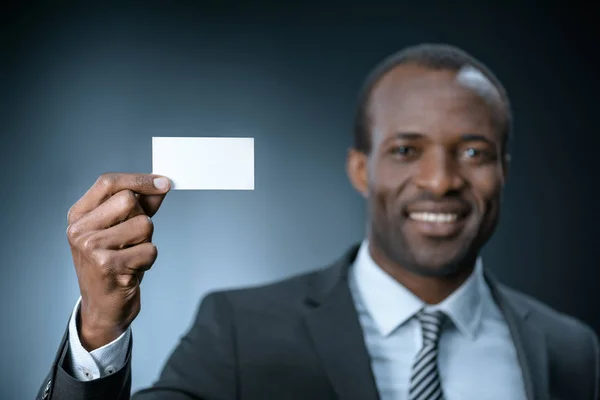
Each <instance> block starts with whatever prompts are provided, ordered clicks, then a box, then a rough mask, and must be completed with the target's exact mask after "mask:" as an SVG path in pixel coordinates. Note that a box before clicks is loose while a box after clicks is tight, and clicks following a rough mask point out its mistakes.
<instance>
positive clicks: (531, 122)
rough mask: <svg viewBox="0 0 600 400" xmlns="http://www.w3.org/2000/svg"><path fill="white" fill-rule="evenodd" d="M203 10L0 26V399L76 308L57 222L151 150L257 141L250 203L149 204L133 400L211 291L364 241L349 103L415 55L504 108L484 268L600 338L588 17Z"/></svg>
mask: <svg viewBox="0 0 600 400" xmlns="http://www.w3.org/2000/svg"><path fill="white" fill-rule="evenodd" d="M411 3H412V2H411ZM165 4H166V3H165ZM215 4H216V3H215ZM215 4H212V5H210V6H205V7H202V6H199V5H198V4H196V6H195V7H193V8H190V7H183V6H179V7H175V6H169V7H168V8H166V7H165V6H163V7H161V8H159V7H155V6H152V5H148V4H146V5H145V6H144V7H134V6H127V7H125V6H123V5H121V6H118V7H111V8H108V7H104V8H102V9H100V8H98V9H92V8H83V7H70V8H67V7H62V8H51V7H49V6H35V7H34V6H31V5H30V6H28V7H24V6H19V7H17V6H10V5H8V6H7V5H4V6H2V7H3V9H2V11H1V12H0V15H1V21H0V22H1V23H0V26H1V28H0V29H1V35H2V36H1V40H2V42H1V43H2V58H1V60H2V66H1V68H2V70H1V71H0V72H1V75H0V96H1V101H2V103H1V106H2V107H1V108H0V112H1V114H0V116H1V118H0V124H1V125H0V128H1V130H0V132H1V134H2V145H1V146H0V162H1V163H2V165H1V168H0V174H1V175H2V176H1V178H2V180H1V182H2V186H3V187H2V189H1V190H0V206H1V210H2V215H1V218H0V221H1V229H0V255H1V259H0V260H1V261H0V304H1V311H0V312H1V313H0V324H1V325H0V326H1V327H2V329H1V330H0V345H1V351H2V354H1V356H2V363H0V398H2V399H10V400H13V399H16V400H20V399H28V398H33V396H34V394H35V392H36V390H37V389H38V386H39V385H41V383H42V379H43V377H44V376H45V374H46V373H47V370H48V369H49V367H50V365H51V362H52V360H53V357H54V355H55V352H56V350H57V346H58V344H59V340H60V338H61V336H62V334H63V332H64V329H65V327H66V324H67V321H68V318H69V315H70V313H71V310H72V307H73V305H74V304H75V302H76V300H77V298H78V296H79V292H78V286H77V280H76V276H75V272H74V269H73V265H72V261H71V257H70V252H69V247H68V244H67V241H66V235H65V230H66V227H67V225H66V215H67V211H68V209H69V208H70V206H71V205H72V204H73V203H74V202H75V201H77V199H78V198H79V197H80V196H81V195H82V194H83V193H84V192H85V191H86V190H87V189H88V187H89V186H90V185H91V184H93V183H94V181H95V179H96V178H97V177H98V175H100V174H101V173H103V172H106V171H124V172H134V171H135V172H150V171H151V137H152V136H242V137H246V136H249V137H254V138H255V151H256V153H255V157H256V166H255V170H256V190H255V191H252V192H235V191H224V192H189V191H185V192H172V193H171V194H169V195H168V197H167V199H166V201H165V202H164V203H163V206H162V208H161V210H160V212H159V214H158V215H157V216H156V217H155V218H154V220H155V228H156V229H155V235H154V238H155V242H156V243H157V245H158V248H159V258H158V260H157V262H156V264H155V266H154V268H153V270H152V271H151V273H149V274H147V275H146V279H144V283H143V291H142V293H143V307H142V312H141V314H140V316H139V317H138V319H137V320H136V321H135V323H134V325H133V329H134V337H135V346H134V361H133V388H134V389H138V388H140V387H142V386H147V385H149V384H151V383H152V381H153V380H154V379H155V378H156V377H157V375H158V373H159V371H160V369H161V367H162V364H163V362H164V361H165V359H166V357H167V356H168V355H169V353H170V351H171V350H172V349H173V346H174V345H175V344H176V343H177V341H178V339H179V337H180V336H181V335H182V334H183V333H184V332H185V330H187V328H188V326H189V324H190V322H191V320H192V318H193V315H194V312H195V309H196V307H197V304H198V301H199V300H200V298H201V297H202V296H204V295H205V294H206V293H207V292H208V291H210V290H215V289H221V288H226V287H234V286H241V285H249V284H258V283H262V282H267V281H272V280H275V279H279V278H283V277H287V276H289V275H292V274H296V273H300V272H303V271H307V270H310V269H313V268H316V267H319V266H322V265H325V264H327V263H329V262H331V261H333V260H334V259H335V258H337V257H338V256H339V255H340V254H341V253H342V252H343V251H344V250H346V248H347V246H349V245H350V244H351V243H353V242H355V241H358V240H360V239H361V238H362V234H363V227H364V217H365V213H364V207H363V204H362V201H361V199H360V197H359V196H358V195H356V194H354V193H353V191H352V189H351V187H350V185H349V183H348V182H347V179H346V176H345V172H344V162H345V156H346V149H347V148H348V146H349V145H350V144H351V123H352V116H353V111H354V104H355V97H356V94H357V91H358V88H359V86H360V84H361V81H362V79H363V78H364V77H365V75H366V74H367V72H368V71H369V69H370V68H371V67H372V66H373V65H374V64H375V63H377V62H378V61H379V60H380V59H381V58H382V57H384V56H386V55H387V54H389V53H391V52H393V51H395V50H397V49H399V48H401V47H403V46H406V45H410V44H415V43H418V42H422V41H435V42H438V41H442V42H449V43H452V44H455V45H458V46H460V47H463V48H464V49H466V50H468V51H469V52H471V53H472V54H474V55H475V56H477V57H479V58H480V59H482V60H483V61H484V62H485V63H487V64H488V65H489V66H490V67H491V68H492V69H493V70H494V71H495V72H496V74H497V75H498V76H499V78H500V79H501V80H502V81H503V82H504V84H505V85H506V87H507V89H508V92H509V94H510V96H511V98H512V101H513V106H514V110H515V114H516V124H515V127H516V141H515V142H514V145H515V146H514V152H513V153H514V154H513V157H514V164H513V166H512V170H511V175H510V179H509V182H508V188H507V192H506V201H505V205H504V214H503V219H502V222H501V225H500V227H499V230H498V232H497V234H496V236H495V237H494V239H493V240H492V242H491V243H490V244H489V246H488V247H487V248H486V250H485V255H484V259H485V264H486V265H487V266H488V267H489V268H491V269H492V270H493V271H495V273H496V274H497V275H498V276H499V277H500V278H501V279H502V280H503V281H504V282H505V283H508V284H510V285H512V286H514V287H516V288H518V289H521V290H523V291H525V292H528V293H530V294H532V295H534V296H536V297H538V298H539V299H541V300H543V301H545V302H547V303H549V304H550V305H552V306H553V307H555V308H557V309H559V310H561V311H564V312H567V313H570V314H573V315H575V316H577V317H579V318H581V319H582V320H584V321H586V322H587V323H589V324H590V325H592V326H593V328H594V329H595V330H596V331H597V332H600V313H599V311H598V309H599V305H600V294H599V292H598V290H597V288H598V277H599V274H598V272H597V264H598V263H597V252H598V243H597V236H598V235H597V229H598V222H599V221H598V207H597V204H596V201H597V200H598V194H597V190H596V185H597V183H598V172H599V168H598V159H599V158H598V155H597V154H598V144H599V142H600V141H599V140H598V136H597V135H598V124H597V117H598V106H599V101H598V89H600V88H599V84H598V79H597V59H598V58H597V55H596V54H595V51H596V50H595V49H594V46H595V45H594V42H593V38H592V36H591V32H592V29H591V28H590V25H589V22H591V18H586V15H589V14H586V13H585V11H584V10H581V9H579V10H577V11H574V10H573V9H569V8H565V7H564V6H559V4H558V3H551V2H550V3H548V2H546V3H545V6H544V7H545V8H540V7H536V6H534V5H533V4H532V5H529V6H526V5H520V6H517V5H516V4H515V5H514V6H513V5H509V4H508V3H506V4H505V5H502V6H498V5H493V3H490V5H487V6H486V5H484V4H483V2H478V4H479V5H476V6H471V7H462V8H457V7H456V6H450V5H441V4H440V5H436V4H433V3H423V4H421V5H419V6H414V5H411V6H405V5H401V4H397V5H396V6H394V7H390V6H374V4H375V3H373V2H366V4H362V5H361V4H359V3H352V2H340V3H339V5H338V6H335V7H333V6H332V7H327V8H324V7H323V6H319V7H309V6H303V7H302V8H300V7H296V6H292V5H287V6H281V5H279V6H278V5H257V4H256V3H254V4H253V5H244V3H242V2H240V3H239V4H234V3H229V4H227V5H226V6H225V5H224V6H217V5H215ZM570 7H572V8H575V7H576V5H574V4H571V6H570ZM592 45H594V46H592Z"/></svg>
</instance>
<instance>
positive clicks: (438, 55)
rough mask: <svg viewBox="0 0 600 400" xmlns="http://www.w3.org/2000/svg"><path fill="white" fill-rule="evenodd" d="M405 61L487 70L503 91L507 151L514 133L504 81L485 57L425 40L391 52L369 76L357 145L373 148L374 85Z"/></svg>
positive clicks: (367, 149) (356, 130) (356, 129)
mask: <svg viewBox="0 0 600 400" xmlns="http://www.w3.org/2000/svg"><path fill="white" fill-rule="evenodd" d="M401 64H417V65H420V66H423V67H426V68H431V69H438V70H451V71H458V70H460V69H461V68H463V67H465V66H472V67H474V68H476V69H477V70H479V71H480V72H481V73H483V74H484V75H485V76H486V77H487V78H488V79H489V80H490V81H491V82H492V84H493V85H494V86H495V88H496V89H497V90H498V93H499V94H500V100H501V103H502V111H503V113H504V115H503V116H502V118H501V120H502V123H501V130H502V132H501V133H502V134H503V143H502V151H503V152H507V147H508V140H509V138H510V137H511V136H512V122H513V121H512V120H513V117H512V111H511V106H510V101H509V99H508V95H507V93H506V90H505V89H504V86H503V85H502V83H501V82H500V81H499V80H498V78H496V76H495V75H494V73H493V72H492V71H491V70H490V69H489V68H488V67H486V66H485V64H483V63H482V62H481V61H479V60H478V59H476V58H475V57H473V56H472V55H471V54H469V53H467V52H466V51H464V50H462V49H459V48H458V47H455V46H452V45H449V44H435V43H433V44H432V43H424V44H419V45H416V46H410V47H406V48H404V49H401V50H400V51H398V52H396V53H394V54H392V55H390V56H388V57H387V58H385V59H384V60H383V61H382V62H381V63H380V64H378V65H377V66H376V67H375V68H374V69H373V70H372V71H371V72H370V73H369V75H368V76H367V79H366V80H365V82H364V83H363V86H362V88H361V91H360V93H359V97H358V106H357V110H356V114H355V119H354V148H355V149H356V150H359V151H361V152H363V153H367V154H368V153H369V152H370V151H371V135H370V121H369V115H368V110H369V101H370V97H371V92H372V90H373V87H374V86H375V85H376V84H377V83H378V82H379V80H380V79H381V78H382V77H383V76H384V75H385V74H386V73H387V72H389V71H390V70H392V69H393V68H395V67H397V66H399V65H401Z"/></svg>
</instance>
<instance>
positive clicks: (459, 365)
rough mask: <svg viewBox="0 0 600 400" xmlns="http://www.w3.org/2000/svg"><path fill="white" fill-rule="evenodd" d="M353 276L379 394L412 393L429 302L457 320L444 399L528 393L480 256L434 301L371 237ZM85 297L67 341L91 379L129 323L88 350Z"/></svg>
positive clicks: (444, 340) (80, 371) (443, 346)
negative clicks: (389, 266)
mask: <svg viewBox="0 0 600 400" xmlns="http://www.w3.org/2000/svg"><path fill="white" fill-rule="evenodd" d="M349 276H350V279H349V282H350V290H351V293H352V296H353V298H354V301H355V304H356V309H357V311H358V315H359V319H360V324H361V326H362V327H363V333H364V337H365V344H366V347H367V350H368V352H369V354H370V357H371V360H372V361H371V368H372V370H373V374H374V376H375V381H376V384H377V388H378V390H379V393H380V397H381V400H404V399H407V397H408V387H409V382H410V374H411V367H412V363H413V360H414V358H415V356H416V354H417V352H418V351H419V349H420V347H421V344H422V336H421V327H420V324H419V323H418V321H417V320H416V319H415V318H413V316H414V315H415V314H416V313H417V312H418V311H420V310H421V309H423V308H427V309H430V310H436V309H437V310H442V311H444V312H445V313H446V315H448V317H449V318H450V320H451V321H452V323H451V324H447V325H446V326H447V328H446V327H444V330H443V332H442V334H441V337H440V342H439V353H438V364H439V375H440V378H441V381H442V387H443V390H444V395H445V397H444V398H445V400H471V399H473V400H488V399H489V400H492V399H494V400H495V399H498V400H506V399H510V400H521V399H523V400H524V399H525V398H526V395H525V389H524V384H523V378H522V373H521V368H520V365H519V362H518V359H517V354H516V350H515V348H514V345H513V342H512V338H511V335H510V331H509V329H508V325H507V324H506V321H505V320H504V317H503V315H502V313H501V311H500V310H499V308H498V306H497V305H496V303H495V302H494V300H493V298H492V296H491V292H490V290H489V288H488V286H487V284H486V282H485V280H484V278H483V266H482V264H481V260H478V262H477V266H476V268H475V270H474V272H473V274H472V275H471V276H470V277H469V278H468V279H467V281H465V283H464V284H463V285H462V286H461V287H460V288H459V289H458V290H456V291H455V292H454V293H452V294H451V295H450V296H449V297H448V298H446V299H445V300H444V301H443V302H442V303H440V304H438V305H435V306H427V305H426V304H424V303H423V301H421V300H420V299H419V298H417V297H416V296H415V295H414V294H412V293H411V292H410V291H409V290H408V289H406V288H405V287H404V286H402V285H401V284H400V283H398V282H397V281H396V280H394V279H393V278H392V277H391V276H389V275H388V274H387V273H386V272H384V271H383V270H382V269H381V268H379V266H377V265H376V264H375V262H374V261H373V259H372V258H371V256H370V254H369V250H368V244H367V242H366V241H364V242H363V243H362V245H361V247H360V250H359V252H358V256H357V258H356V261H355V263H354V265H353V266H352V267H351V270H350V275H349ZM80 301H81V299H79V300H78V302H77V304H76V306H75V309H74V311H73V315H72V316H71V322H70V324H69V348H70V352H71V363H72V364H71V370H72V373H73V374H74V376H75V377H76V378H77V379H79V380H82V381H85V380H91V379H97V378H100V377H103V376H106V375H107V374H110V373H112V372H114V371H116V370H118V369H120V368H122V366H123V365H124V364H125V358H126V356H127V348H128V346H129V341H130V340H131V330H130V329H128V330H127V331H126V332H125V333H123V334H122V335H121V336H120V337H119V338H117V339H115V340H114V341H113V342H111V343H109V344H107V345H105V346H103V347H101V348H99V349H96V350H94V351H92V352H91V353H89V352H87V351H86V350H85V349H84V348H83V347H82V346H81V343H80V341H79V337H78V334H77V326H76V324H75V317H76V315H77V311H78V309H79V303H80Z"/></svg>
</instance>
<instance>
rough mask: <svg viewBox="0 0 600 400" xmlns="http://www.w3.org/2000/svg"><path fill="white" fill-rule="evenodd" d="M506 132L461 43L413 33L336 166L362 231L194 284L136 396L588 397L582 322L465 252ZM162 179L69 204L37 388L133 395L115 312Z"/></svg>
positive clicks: (141, 265)
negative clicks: (267, 280)
mask: <svg viewBox="0 0 600 400" xmlns="http://www.w3.org/2000/svg"><path fill="white" fill-rule="evenodd" d="M510 134H511V112H510V104H509V100H508V97H507V94H506V92H505V90H504V88H503V87H502V85H501V84H500V83H499V81H498V80H497V79H496V78H495V77H494V75H493V74H492V73H491V72H490V71H489V70H488V69H487V68H486V67H485V66H484V65H482V64H481V63H480V62H478V61H477V60H476V59H474V58H473V57H472V56H470V55H469V54H467V53H466V52H464V51H462V50H460V49H457V48H455V47H451V46H447V45H420V46H415V47H411V48H407V49H404V50H402V51H400V52H399V53H397V54H394V55H392V56H391V57H389V58H388V59H386V60H384V61H383V62H382V64H381V65H380V66H378V67H377V68H376V69H375V70H374V71H373V73H372V74H371V75H370V76H369V77H368V79H367V81H366V83H365V85H364V88H363V91H362V93H361V96H360V101H359V108H358V111H357V115H356V124H355V144H354V146H353V148H352V149H351V150H350V152H349V154H348V161H347V166H346V168H347V172H348V176H349V178H350V181H351V182H352V184H353V186H354V187H355V188H356V190H357V191H358V192H359V193H360V194H361V195H362V196H363V197H364V198H365V201H366V204H367V206H368V221H367V222H368V223H367V227H368V229H367V233H366V237H365V239H364V240H363V242H362V243H361V244H357V245H355V246H353V247H352V248H351V249H349V251H348V252H347V253H346V254H345V255H343V256H342V257H341V258H340V259H339V260H338V261H337V262H336V263H335V264H333V265H331V266H329V267H327V268H324V269H320V270H316V271H314V272H311V273H308V274H304V275H301V276H297V277H293V278H290V279H287V280H285V281H282V282H278V283H274V284H270V285H267V286H262V287H255V288H248V289H239V290H231V291H222V292H215V293H212V294H210V295H208V296H206V298H205V299H204V300H202V301H201V304H200V307H199V310H198V313H197V316H196V320H195V322H194V324H193V325H192V327H191V328H190V330H189V331H188V332H187V333H186V335H185V337H184V338H183V339H182V340H181V342H180V343H179V345H178V346H177V347H176V348H175V350H174V352H173V354H172V355H171V357H170V358H169V360H168V361H167V363H166V365H165V367H164V369H163V372H162V373H161V376H160V377H159V379H158V380H157V381H156V383H155V384H154V385H153V386H152V387H151V388H148V389H145V390H142V391H140V392H138V393H136V394H135V395H133V398H134V399H136V400H153V399H167V400H168V399H172V400H186V399H188V400H189V399H207V400H210V399H286V400H293V399H298V400H306V399H342V400H350V399H357V400H358V399H360V400H376V399H382V400H404V399H406V400H438V399H446V400H464V399H499V400H505V399H511V400H521V399H528V400H538V399H541V400H545V399H570V400H577V399H582V400H583V399H588V400H597V399H598V397H599V395H600V393H599V387H598V385H599V373H600V372H599V371H600V367H599V365H600V355H599V346H598V338H597V336H596V335H595V334H594V332H593V331H592V330H591V329H590V328H589V327H588V326H586V325H585V324H583V323H582V322H580V321H577V320H576V319H574V318H572V317H569V316H566V315H563V314H561V313H559V312H557V311H555V310H553V309H551V308H550V307H548V306H545V305H543V304H542V303H540V302H538V301H536V300H534V299H532V298H530V297H528V296H526V295H524V294H521V293H518V292H516V291H514V290H512V289H509V288H507V287H505V286H504V285H502V284H501V283H499V282H497V281H496V279H494V277H493V276H492V275H491V274H490V272H489V271H488V270H487V269H486V268H485V267H484V266H483V261H482V260H481V258H480V250H481V248H482V247H483V245H484V244H485V243H486V242H487V241H488V239H489V238H490V237H491V236H492V234H493V232H494V229H495V227H496V224H497V221H498V218H499V212H500V204H501V197H502V190H503V187H504V182H505V179H506V174H507V169H508V163H509V157H508V150H507V143H508V139H509V137H510ZM168 190H169V185H168V181H164V180H162V179H160V177H156V176H151V175H144V174H110V175H104V176H102V177H101V178H100V179H99V180H98V181H97V182H96V183H95V184H94V185H93V186H92V188H91V189H90V190H89V191H88V192H87V193H86V194H85V195H84V196H83V197H82V198H81V199H80V200H79V201H78V202H77V203H76V204H75V205H74V206H73V207H72V209H71V210H70V212H69V233H68V236H69V243H70V245H71V250H72V252H73V260H74V263H75V268H76V271H77V275H78V278H79V286H80V290H81V293H82V296H81V299H80V301H78V302H77V304H76V306H75V309H74V312H73V314H72V316H71V322H70V324H69V327H68V328H67V330H66V332H65V336H64V338H63V341H62V343H61V345H60V348H59V351H58V354H57V357H56V360H55V362H54V365H53V367H52V369H51V371H50V373H49V374H48V376H47V378H46V380H45V381H44V384H43V385H42V387H41V388H40V391H39V395H38V397H39V398H42V399H46V398H51V399H54V400H63V399H64V400H67V399H68V400H77V399H82V400H83V399H85V400H91V399H118V400H126V399H129V398H130V388H131V344H132V340H133V339H132V335H131V328H130V324H131V322H132V321H133V319H134V318H135V317H136V316H137V314H138V312H139V309H140V291H139V290H140V283H141V274H142V273H143V271H147V270H148V269H149V268H150V267H151V265H152V264H153V262H154V260H155V258H156V247H155V246H153V245H152V244H151V243H150V242H151V235H152V224H151V221H150V219H149V218H148V216H152V215H153V214H154V213H155V212H156V211H157V209H158V207H159V206H160V204H161V202H162V200H163V198H164V195H165V194H166V193H167V191H168ZM135 194H137V196H136V195H135ZM149 295H152V294H149ZM139 334H140V335H143V334H144V333H143V332H140V333H139Z"/></svg>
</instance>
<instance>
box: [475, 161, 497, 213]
mask: <svg viewBox="0 0 600 400" xmlns="http://www.w3.org/2000/svg"><path fill="white" fill-rule="evenodd" d="M471 185H472V187H473V190H474V192H475V194H476V196H477V200H478V203H479V207H480V208H481V209H482V211H484V210H485V211H490V210H488V209H489V208H496V207H497V206H498V203H499V201H500V197H501V194H502V189H503V187H504V178H503V176H502V171H501V170H500V171H499V170H498V169H497V168H493V169H492V168H490V169H489V170H481V171H477V173H475V174H473V175H472V177H471Z"/></svg>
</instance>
